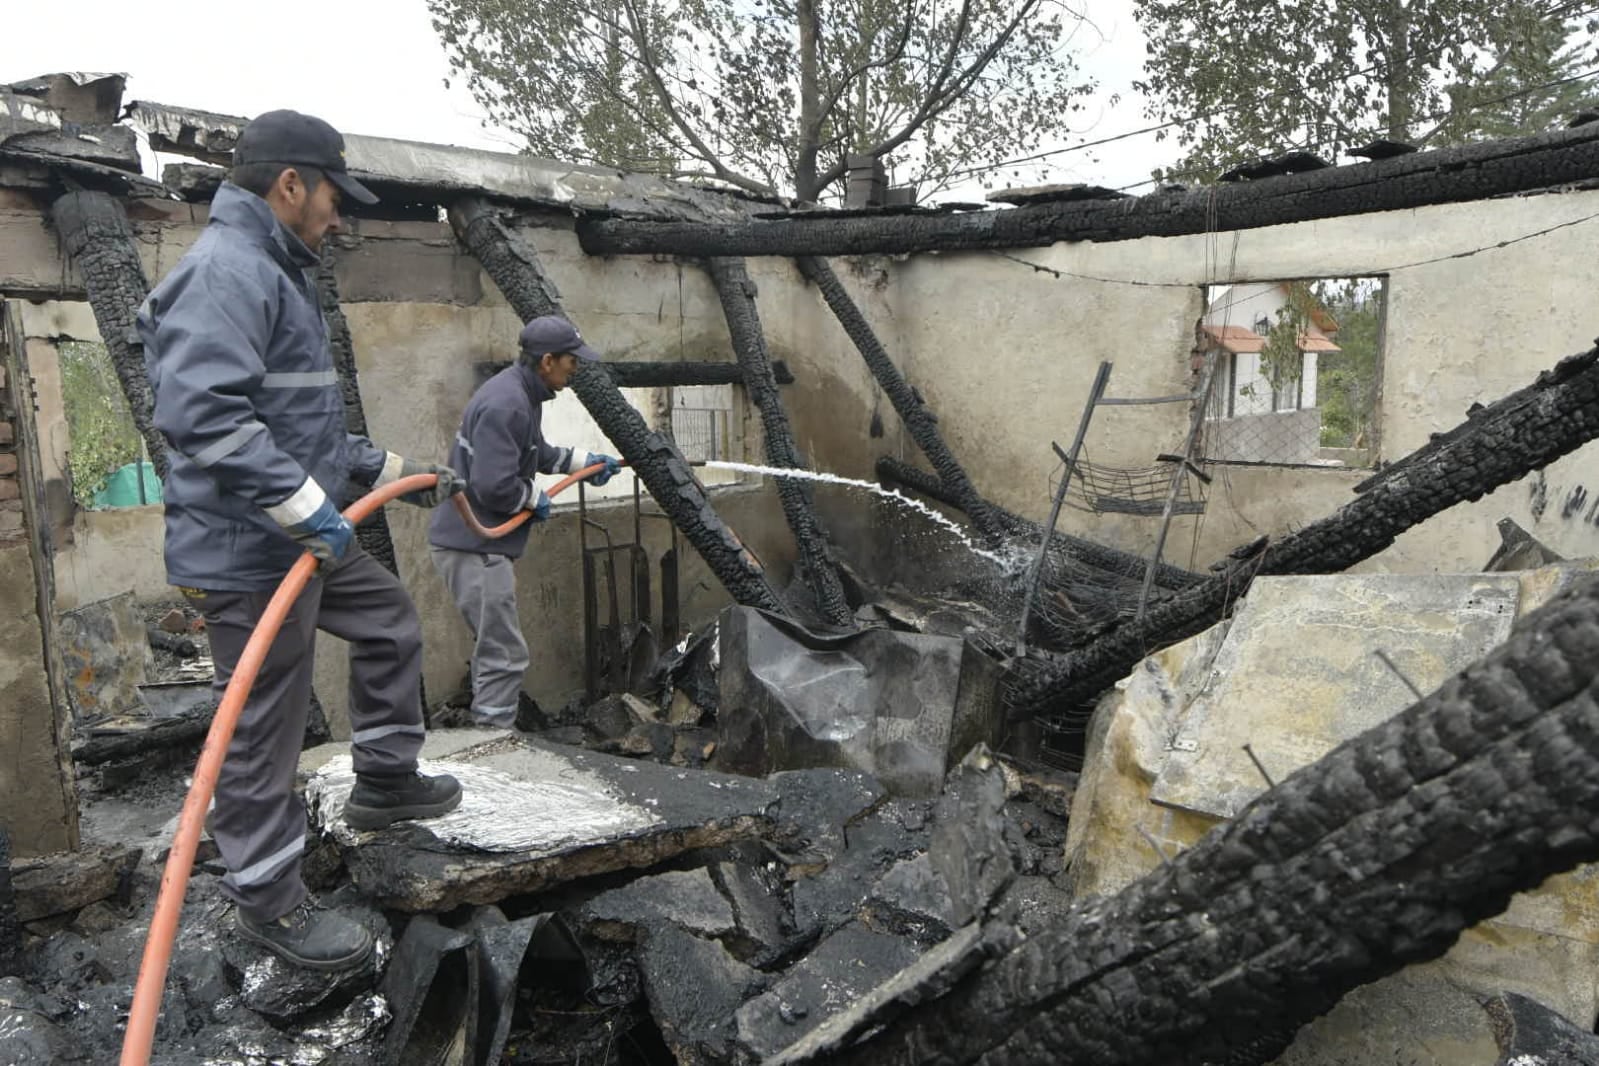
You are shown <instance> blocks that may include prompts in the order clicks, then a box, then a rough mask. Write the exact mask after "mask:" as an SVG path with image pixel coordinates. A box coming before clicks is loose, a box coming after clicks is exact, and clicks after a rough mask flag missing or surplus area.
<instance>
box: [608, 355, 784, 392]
mask: <svg viewBox="0 0 1599 1066" xmlns="http://www.w3.org/2000/svg"><path fill="white" fill-rule="evenodd" d="M600 366H601V368H602V369H603V370H604V371H605V372H606V373H607V374H609V375H610V376H611V380H612V381H614V382H616V387H617V388H619V389H660V388H673V387H676V386H679V385H742V384H744V368H743V367H742V366H740V365H739V364H737V363H716V362H690V363H612V362H606V363H602V364H600ZM772 380H773V381H774V382H776V383H777V384H779V385H792V384H794V374H793V372H792V371H791V370H789V368H788V364H787V363H785V362H783V361H782V360H781V359H774V360H772Z"/></svg>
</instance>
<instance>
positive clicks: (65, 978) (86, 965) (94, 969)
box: [34, 931, 111, 994]
mask: <svg viewBox="0 0 1599 1066" xmlns="http://www.w3.org/2000/svg"><path fill="white" fill-rule="evenodd" d="M34 966H35V968H36V970H37V973H38V977H39V984H40V986H41V987H44V988H49V989H53V990H55V991H57V992H59V993H61V994H66V993H73V992H80V991H82V990H83V989H85V988H87V987H89V986H90V985H98V984H103V983H105V982H106V981H108V980H110V979H111V974H110V971H108V970H107V969H106V967H105V964H104V963H102V962H101V961H100V949H99V947H98V946H97V945H96V944H95V943H94V941H92V940H89V939H88V938H87V937H82V936H79V935H78V934H77V933H73V932H68V931H63V932H58V933H55V934H54V935H52V936H50V937H48V938H46V939H45V941H44V943H43V944H42V945H40V947H39V948H38V950H37V951H35V952H34Z"/></svg>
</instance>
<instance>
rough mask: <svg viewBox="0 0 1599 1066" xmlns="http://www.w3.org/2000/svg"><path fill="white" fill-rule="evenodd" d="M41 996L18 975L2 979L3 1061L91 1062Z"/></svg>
mask: <svg viewBox="0 0 1599 1066" xmlns="http://www.w3.org/2000/svg"><path fill="white" fill-rule="evenodd" d="M40 1000H41V997H40V996H39V995H38V994H37V993H36V992H34V991H33V990H32V989H30V988H29V987H28V986H27V985H25V984H23V983H22V981H21V979H19V978H17V977H3V978H0V1062H4V1063H7V1064H8V1066H58V1064H61V1063H76V1062H89V1061H90V1058H89V1056H88V1055H86V1054H85V1052H84V1049H83V1048H82V1047H81V1046H80V1045H79V1044H78V1042H77V1040H75V1039H74V1038H73V1037H72V1036H71V1034H69V1033H68V1032H67V1031H66V1030H64V1029H62V1028H61V1027H60V1026H58V1025H56V1023H55V1022H53V1021H52V1020H51V1019H50V1016H49V1011H48V1009H47V1008H46V1007H45V1006H44V1004H43V1003H41V1002H40Z"/></svg>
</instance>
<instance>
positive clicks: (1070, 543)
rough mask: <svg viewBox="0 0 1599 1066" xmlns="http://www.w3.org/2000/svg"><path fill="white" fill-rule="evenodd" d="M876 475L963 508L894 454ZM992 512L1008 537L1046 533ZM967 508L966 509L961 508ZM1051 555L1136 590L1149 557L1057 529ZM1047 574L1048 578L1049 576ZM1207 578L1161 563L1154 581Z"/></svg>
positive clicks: (1031, 538) (1034, 538) (1030, 538)
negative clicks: (894, 456)
mask: <svg viewBox="0 0 1599 1066" xmlns="http://www.w3.org/2000/svg"><path fill="white" fill-rule="evenodd" d="M877 476H878V477H879V478H881V479H882V480H884V481H891V482H894V483H897V484H900V485H903V486H905V487H906V488H908V489H913V490H915V491H916V492H919V493H921V494H922V495H923V496H926V497H928V498H929V499H933V500H937V501H938V502H939V503H944V504H948V505H949V506H951V507H957V508H960V507H961V503H960V499H959V498H958V497H957V496H956V495H955V494H954V493H953V492H951V491H949V489H948V488H947V487H946V486H945V485H944V483H943V482H942V481H940V480H939V477H938V475H937V474H933V473H929V472H928V471H926V470H921V469H918V468H917V467H914V466H911V465H910V464H909V463H906V462H902V461H900V460H898V459H895V458H893V457H892V456H887V455H885V456H883V457H882V458H880V459H878V460H877ZM988 508H989V510H990V513H992V514H993V515H994V518H995V521H996V522H998V523H999V526H1000V528H1001V529H1002V530H1003V531H1004V534H1005V536H1006V537H1007V538H1011V539H1017V540H1022V541H1027V542H1031V543H1033V544H1037V543H1038V539H1039V538H1040V537H1042V536H1043V535H1044V527H1043V526H1041V525H1039V524H1038V523H1037V522H1034V521H1031V520H1029V519H1026V518H1023V517H1022V516H1021V515H1019V514H1016V513H1015V512H1013V511H1007V510H1006V509H1005V508H1003V507H999V506H996V505H995V504H992V503H990V504H988ZM961 509H962V510H965V508H961ZM1049 544H1050V552H1051V554H1052V555H1054V554H1059V555H1060V556H1061V559H1060V560H1059V562H1058V564H1057V565H1058V566H1059V567H1060V568H1062V569H1065V568H1068V566H1069V564H1070V563H1075V564H1077V565H1078V566H1080V567H1086V568H1089V569H1091V570H1097V571H1101V572H1102V573H1104V574H1105V575H1107V576H1108V577H1114V578H1120V579H1123V580H1125V581H1127V582H1128V584H1129V585H1130V587H1132V588H1133V589H1134V590H1135V591H1136V589H1137V587H1138V583H1139V582H1140V581H1142V580H1143V576H1144V567H1145V565H1146V564H1147V563H1148V562H1149V560H1147V559H1145V558H1143V557H1142V556H1138V555H1134V554H1133V553H1132V552H1124V551H1121V550H1119V549H1116V548H1110V547H1106V546H1105V545H1103V544H1096V543H1095V542H1094V541H1091V540H1085V539H1083V538H1082V537H1074V536H1072V535H1071V534H1069V533H1062V532H1061V531H1060V530H1058V529H1057V530H1055V532H1054V533H1053V534H1051V536H1050V540H1049ZM1047 576H1048V575H1047V574H1046V578H1047ZM1204 580H1205V578H1204V577H1203V576H1201V575H1199V574H1195V573H1192V572H1190V571H1187V570H1184V569H1183V568H1182V567H1179V566H1172V565H1171V564H1169V563H1162V564H1160V566H1159V567H1158V568H1157V569H1156V571H1155V583H1156V585H1157V586H1159V587H1160V588H1166V589H1185V588H1191V587H1193V586H1195V585H1198V584H1200V583H1201V582H1203V581H1204Z"/></svg>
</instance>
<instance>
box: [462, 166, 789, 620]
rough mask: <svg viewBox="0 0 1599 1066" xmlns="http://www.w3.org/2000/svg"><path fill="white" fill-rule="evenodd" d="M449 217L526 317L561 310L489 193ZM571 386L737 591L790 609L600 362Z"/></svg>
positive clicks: (766, 605)
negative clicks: (490, 202)
mask: <svg viewBox="0 0 1599 1066" xmlns="http://www.w3.org/2000/svg"><path fill="white" fill-rule="evenodd" d="M450 225H451V226H452V227H453V228H454V229H455V233H456V236H457V237H458V238H459V239H460V241H461V243H462V244H464V245H465V246H466V247H467V249H468V250H469V251H471V253H472V254H473V255H474V256H476V257H477V260H478V262H479V263H481V264H482V265H483V269H484V270H485V271H486V272H487V273H488V275H489V277H491V278H493V279H494V283H495V284H496V285H498V286H499V288H500V291H501V292H502V293H504V294H505V298H506V300H507V301H509V302H510V305H511V307H512V308H513V309H514V310H515V311H516V313H517V314H518V315H520V316H521V317H522V319H523V321H527V320H528V319H532V318H537V317H538V316H540V315H549V314H560V313H561V295H560V292H559V290H557V289H556V287H555V284H554V282H552V281H551V280H550V278H549V276H548V275H546V274H545V273H544V267H543V264H542V263H540V262H539V258H538V255H537V253H535V252H534V251H533V249H532V248H531V247H530V246H529V245H528V244H527V242H526V241H524V240H522V238H521V237H520V236H518V235H517V234H516V232H515V231H514V230H512V229H511V228H510V227H509V226H507V225H506V224H505V223H504V222H503V221H501V220H500V218H499V216H497V215H496V214H495V213H494V211H493V209H492V208H490V206H489V205H488V204H487V203H486V202H485V201H483V200H480V199H478V198H476V197H467V198H464V199H461V200H458V201H456V203H455V204H454V205H453V206H451V208H450ZM572 391H573V392H575V393H577V397H578V399H579V400H581V401H583V406H584V407H586V408H588V412H589V414H590V415H591V416H592V417H593V418H594V421H595V422H596V423H598V424H599V427H600V429H601V430H603V431H604V432H605V435H606V436H607V437H608V438H610V440H611V443H613V444H615V445H616V446H617V448H618V449H619V450H620V451H621V453H622V455H623V456H624V457H625V458H626V459H627V461H628V463H629V464H630V465H631V466H632V468H633V472H634V473H635V474H636V475H637V476H638V478H639V480H641V481H643V482H644V487H645V488H647V489H648V490H649V492H650V495H651V496H653V497H654V498H655V502H656V503H658V504H660V505H661V509H662V510H663V511H665V512H666V513H667V514H668V515H670V516H671V519H672V522H673V523H674V524H675V525H676V526H677V528H678V529H680V530H682V532H683V535H684V536H685V537H686V538H687V539H688V541H689V543H690V544H692V545H694V547H695V549H696V550H697V551H698V552H699V553H700V555H701V556H702V557H703V558H704V559H705V562H706V564H707V565H708V566H709V567H710V568H711V572H712V573H714V574H715V575H716V576H717V579H718V580H720V581H721V582H722V585H723V587H724V588H726V589H727V591H728V592H729V594H731V595H732V597H733V599H735V600H737V601H738V602H739V603H741V604H744V605H745V606H748V607H760V608H762V609H764V610H768V611H775V612H777V613H779V614H785V615H786V614H788V613H789V611H788V608H787V606H786V605H785V604H784V603H783V601H782V598H781V597H779V596H778V594H777V592H776V590H775V589H773V588H772V585H771V583H770V582H769V581H768V580H767V576H766V570H765V568H764V567H763V566H761V564H760V562H759V561H758V560H757V559H756V558H755V556H754V555H753V554H751V553H750V551H749V549H748V548H746V547H744V544H743V542H742V541H740V540H739V539H738V535H737V534H736V533H734V532H733V530H732V529H731V528H730V527H729V526H728V525H727V523H726V522H723V521H722V519H721V517H720V516H719V515H717V513H716V508H714V507H712V506H711V501H710V499H709V498H708V496H707V494H706V491H705V486H703V485H701V484H700V483H699V479H698V478H696V477H695V476H694V471H693V469H692V468H691V467H690V466H689V465H688V461H687V460H686V459H684V458H683V454H682V453H681V452H680V451H678V449H677V445H676V444H674V443H672V441H671V439H670V438H668V437H665V436H663V435H661V434H659V433H656V432H654V431H652V430H651V429H650V428H649V426H648V425H646V424H645V422H644V419H643V417H642V416H640V415H639V413H638V412H637V411H635V410H634V409H633V407H632V405H630V404H629V403H628V402H627V400H626V399H624V398H623V396H622V394H621V392H620V391H619V390H618V389H617V387H616V385H615V383H613V382H612V381H611V379H610V377H608V376H607V375H606V373H605V372H604V371H603V370H600V369H599V368H598V367H597V366H596V365H594V364H592V363H590V364H585V365H584V367H583V368H582V369H581V370H579V371H578V373H577V376H576V377H575V378H574V379H573V380H572Z"/></svg>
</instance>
